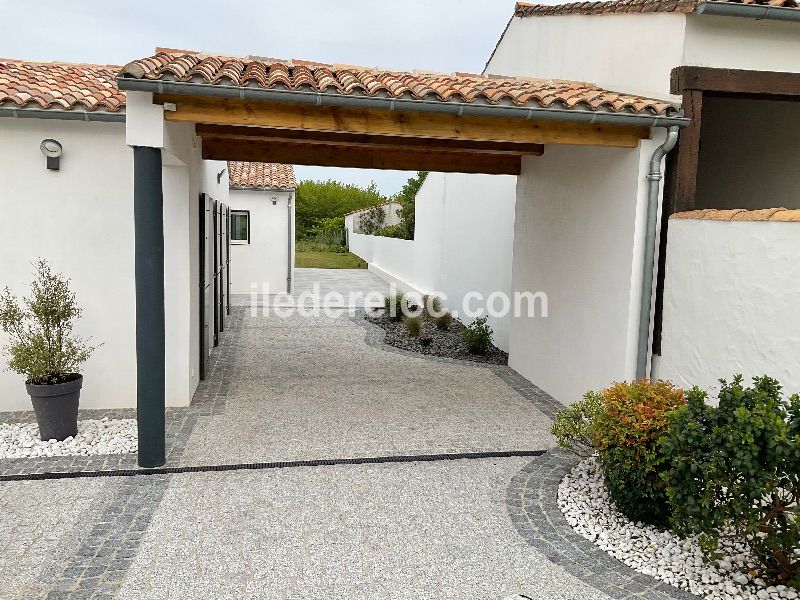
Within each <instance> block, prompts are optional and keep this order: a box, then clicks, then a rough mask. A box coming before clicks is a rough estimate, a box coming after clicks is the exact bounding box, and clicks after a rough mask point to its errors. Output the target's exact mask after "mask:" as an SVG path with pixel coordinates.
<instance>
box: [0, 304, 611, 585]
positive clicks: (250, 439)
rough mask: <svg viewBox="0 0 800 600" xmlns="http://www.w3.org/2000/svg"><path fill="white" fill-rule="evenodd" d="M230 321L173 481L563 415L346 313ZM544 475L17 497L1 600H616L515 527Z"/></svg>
mask: <svg viewBox="0 0 800 600" xmlns="http://www.w3.org/2000/svg"><path fill="white" fill-rule="evenodd" d="M231 324H232V327H231V328H230V329H229V330H228V331H226V333H225V340H226V341H225V342H224V344H223V347H222V348H221V349H220V351H219V352H218V353H217V360H216V363H215V364H214V366H213V374H212V377H211V378H210V380H209V381H208V382H207V383H206V384H204V386H203V387H201V389H200V390H199V391H198V398H197V400H196V405H193V408H192V409H191V411H192V412H191V418H186V419H185V423H187V424H188V425H186V426H185V432H182V433H181V434H180V435H183V436H184V439H183V440H182V443H185V447H183V449H182V450H181V451H180V452H176V458H174V459H171V463H170V464H175V465H184V466H185V465H218V464H231V463H252V462H260V461H279V460H307V459H332V458H333V459H336V458H352V457H369V456H394V455H413V454H436V453H451V452H457V453H468V452H481V451H520V450H525V451H532V450H543V449H546V448H549V447H551V446H552V443H553V442H552V439H551V437H550V435H549V434H548V433H547V429H548V427H549V418H548V417H547V416H546V415H545V413H548V414H549V413H551V412H552V405H546V403H542V402H537V400H536V398H538V397H539V396H537V395H536V394H540V392H537V391H536V390H535V388H534V387H533V386H531V385H530V384H525V385H520V384H519V381H518V380H514V379H513V373H512V374H509V373H507V372H503V371H497V370H496V369H497V368H496V367H485V366H481V365H476V364H472V363H470V364H462V363H457V362H452V361H441V360H435V359H430V358H423V357H418V356H413V355H407V354H403V353H398V352H396V351H389V349H387V348H383V347H381V345H380V343H376V342H375V337H374V336H373V337H372V338H370V336H371V333H370V330H369V329H367V328H366V327H365V326H364V325H362V324H359V323H358V322H356V321H354V320H351V319H350V318H349V317H348V316H347V315H343V316H341V317H339V318H335V319H331V318H327V317H318V318H312V319H300V318H297V317H295V318H291V319H278V318H276V317H274V316H263V315H261V316H257V317H254V316H251V315H250V314H249V312H248V311H246V310H242V309H240V311H239V312H238V313H237V315H236V318H234V319H232V320H231ZM373 333H374V332H373ZM365 338H366V339H365ZM370 339H371V342H370V343H368V340H370ZM511 381H517V383H514V384H513V385H512V384H510V383H509V382H511ZM526 386H527V387H526ZM531 390H532V391H533V396H531V393H528V392H530V391H531ZM532 398H533V399H532ZM540 409H541V410H540ZM543 411H544V412H543ZM528 462H529V459H526V458H518V457H512V458H485V459H473V460H447V461H441V462H409V463H392V464H362V465H334V466H318V467H294V468H286V469H266V470H255V471H248V470H240V471H230V472H196V473H180V474H170V475H150V476H135V477H105V478H95V479H69V480H58V481H30V482H2V483H0V540H1V541H0V544H2V556H3V559H2V560H0V590H1V591H0V596H2V597H3V598H26V599H27V598H45V597H46V598H113V597H116V598H148V599H153V600H155V599H160V598H176V599H177V598H179V599H183V598H198V599H202V598H209V599H215V600H216V599H223V598H270V599H272V598H298V599H300V598H303V599H310V598H320V599H321V598H326V599H327V598H347V599H351V598H370V599H374V598H409V599H414V600H416V599H421V598H431V599H439V598H464V599H467V598H469V599H470V600H477V599H487V600H489V599H491V600H494V599H498V600H499V599H501V598H504V597H506V596H509V595H512V594H519V593H522V594H525V595H527V596H529V597H531V598H548V599H549V598H587V599H594V598H605V597H606V596H604V595H603V594H601V593H600V592H598V591H597V590H595V589H593V588H591V587H589V586H587V585H586V584H585V583H582V582H581V581H579V580H578V579H576V578H575V577H573V576H572V575H570V574H568V573H567V572H566V571H564V570H563V569H562V568H561V567H559V566H557V565H554V564H552V563H550V562H549V561H548V560H547V559H546V558H545V557H544V555H542V554H540V553H539V552H538V551H537V550H535V549H534V548H533V547H531V546H530V545H528V544H527V543H526V542H525V541H524V540H523V539H522V538H521V537H520V535H519V534H518V533H517V531H516V530H515V528H514V526H513V525H512V523H511V520H510V518H509V514H508V508H507V506H506V491H507V489H508V487H509V483H510V481H511V479H512V478H513V477H514V476H515V475H516V474H517V473H518V472H519V471H520V469H521V468H523V466H524V465H525V464H527V463H528Z"/></svg>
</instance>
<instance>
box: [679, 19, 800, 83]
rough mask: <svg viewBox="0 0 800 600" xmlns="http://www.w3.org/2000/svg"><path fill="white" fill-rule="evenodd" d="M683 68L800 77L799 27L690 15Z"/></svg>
mask: <svg viewBox="0 0 800 600" xmlns="http://www.w3.org/2000/svg"><path fill="white" fill-rule="evenodd" d="M685 18H686V41H685V49H684V56H683V62H682V63H681V64H684V65H694V66H698V67H716V68H729V69H750V70H754V71H787V72H789V73H800V63H799V62H798V60H797V56H798V55H799V54H800V26H799V25H798V24H797V23H788V22H781V21H771V20H770V21H765V20H756V19H746V18H741V17H716V16H709V15H687V16H686V17H685Z"/></svg>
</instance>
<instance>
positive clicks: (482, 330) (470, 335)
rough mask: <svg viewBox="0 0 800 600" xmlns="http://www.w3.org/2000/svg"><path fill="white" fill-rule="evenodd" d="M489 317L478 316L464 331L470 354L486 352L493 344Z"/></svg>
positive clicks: (463, 334)
mask: <svg viewBox="0 0 800 600" xmlns="http://www.w3.org/2000/svg"><path fill="white" fill-rule="evenodd" d="M487 320H488V317H485V316H483V317H478V318H477V319H475V320H474V321H473V322H472V323H471V324H469V325H467V327H466V328H464V331H463V332H462V336H463V338H464V343H465V344H466V345H467V350H469V352H470V354H486V352H488V351H489V348H491V346H492V333H493V332H492V328H491V327H489V325H487V324H486V321H487Z"/></svg>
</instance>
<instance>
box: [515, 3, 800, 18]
mask: <svg viewBox="0 0 800 600" xmlns="http://www.w3.org/2000/svg"><path fill="white" fill-rule="evenodd" d="M705 1H707V2H709V3H714V4H745V5H749V6H774V7H782V8H800V3H798V2H797V0H738V1H737V0H731V1H721V0H609V1H608V2H571V3H567V4H529V3H527V2H517V5H516V9H515V10H514V16H517V17H546V16H554V15H614V14H620V13H654V12H669V13H693V12H694V11H695V10H696V9H697V7H698V6H700V5H701V4H703V3H704V2H705Z"/></svg>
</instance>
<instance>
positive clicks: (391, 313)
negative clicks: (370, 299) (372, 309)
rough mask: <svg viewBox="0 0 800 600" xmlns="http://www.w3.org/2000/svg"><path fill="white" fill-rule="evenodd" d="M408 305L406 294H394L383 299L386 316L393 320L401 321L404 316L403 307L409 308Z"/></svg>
mask: <svg viewBox="0 0 800 600" xmlns="http://www.w3.org/2000/svg"><path fill="white" fill-rule="evenodd" d="M407 306H408V305H407V302H406V298H405V295H404V294H394V295H393V296H387V297H386V298H384V299H383V307H384V308H385V309H386V316H387V317H389V318H390V319H391V320H392V321H400V320H401V319H402V318H403V309H404V308H406V309H407Z"/></svg>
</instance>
